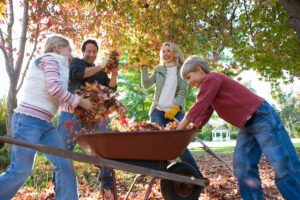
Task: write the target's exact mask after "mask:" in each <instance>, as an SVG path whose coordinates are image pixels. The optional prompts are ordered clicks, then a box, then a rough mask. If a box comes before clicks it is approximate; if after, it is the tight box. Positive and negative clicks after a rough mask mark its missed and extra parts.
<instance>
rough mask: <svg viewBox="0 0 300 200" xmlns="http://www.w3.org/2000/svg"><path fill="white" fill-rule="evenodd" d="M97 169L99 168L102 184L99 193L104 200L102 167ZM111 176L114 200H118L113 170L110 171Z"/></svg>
mask: <svg viewBox="0 0 300 200" xmlns="http://www.w3.org/2000/svg"><path fill="white" fill-rule="evenodd" d="M99 168H100V172H101V183H102V187H101V193H102V199H103V200H104V187H103V170H102V167H99ZM111 174H112V182H113V194H114V200H118V196H117V190H116V173H115V170H111Z"/></svg>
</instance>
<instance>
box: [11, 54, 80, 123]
mask: <svg viewBox="0 0 300 200" xmlns="http://www.w3.org/2000/svg"><path fill="white" fill-rule="evenodd" d="M38 68H39V69H41V70H43V71H44V73H45V81H46V90H47V92H48V94H50V95H52V96H54V97H55V98H57V99H59V100H60V102H61V109H63V110H65V111H68V112H71V111H72V110H73V109H74V108H75V107H76V106H77V105H78V104H79V100H80V98H79V97H77V96H75V95H73V94H72V93H70V92H68V91H67V90H66V89H64V88H63V86H62V83H61V82H60V80H59V76H60V75H59V63H58V61H57V60H56V58H55V57H53V56H44V57H42V58H41V60H40V62H39V63H38ZM15 111H16V112H18V113H22V114H26V115H30V116H33V117H37V118H40V119H42V120H46V121H51V120H52V118H53V117H54V116H53V114H52V113H50V112H48V111H47V110H44V109H42V108H40V107H36V106H34V105H31V104H30V102H24V101H22V102H21V103H20V105H19V106H18V108H16V109H15Z"/></svg>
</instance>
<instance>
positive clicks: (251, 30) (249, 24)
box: [243, 0, 256, 49]
mask: <svg viewBox="0 0 300 200" xmlns="http://www.w3.org/2000/svg"><path fill="white" fill-rule="evenodd" d="M243 5H244V8H245V14H246V18H247V24H248V26H249V29H250V34H251V40H252V43H253V44H254V46H255V49H256V44H255V42H253V38H254V35H253V29H252V26H251V23H250V19H249V15H248V11H247V6H246V0H244V1H243Z"/></svg>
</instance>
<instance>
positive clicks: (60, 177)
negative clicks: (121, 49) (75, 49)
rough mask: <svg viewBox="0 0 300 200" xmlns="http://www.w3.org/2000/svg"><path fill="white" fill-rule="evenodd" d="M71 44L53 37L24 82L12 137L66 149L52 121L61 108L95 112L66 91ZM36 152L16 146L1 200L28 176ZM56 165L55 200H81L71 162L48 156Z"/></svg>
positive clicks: (2, 180)
mask: <svg viewBox="0 0 300 200" xmlns="http://www.w3.org/2000/svg"><path fill="white" fill-rule="evenodd" d="M71 51H72V50H71V47H70V43H69V41H68V40H67V39H65V38H63V37H60V36H52V37H50V38H49V39H48V40H47V42H46V46H45V51H44V54H43V55H42V56H41V57H39V58H37V59H36V60H35V61H34V62H33V64H32V66H31V67H30V69H29V71H28V73H27V74H26V79H25V82H24V89H23V96H22V98H21V101H20V103H19V106H18V107H17V108H16V109H15V110H14V114H13V117H12V134H13V138H14V139H17V140H20V141H25V142H29V143H33V144H45V145H50V146H54V147H58V148H65V147H64V143H63V141H62V140H61V138H60V136H59V134H58V133H57V130H56V127H55V126H54V124H53V122H52V119H53V117H54V116H55V114H56V112H57V109H58V107H59V105H63V108H64V109H65V110H72V109H74V108H75V107H76V106H80V107H82V108H84V109H86V110H90V111H91V110H93V107H94V105H93V104H92V103H91V102H90V101H89V100H87V99H80V98H79V97H76V96H74V95H73V94H71V93H70V92H68V91H67V85H68V79H69V77H68V76H69V68H68V61H69V60H71V58H72V53H71ZM35 154H36V151H35V150H33V149H29V148H24V147H21V146H16V145H14V146H13V149H12V156H11V159H12V161H11V164H10V167H9V169H7V170H6V172H5V173H3V174H1V175H0V199H1V200H8V199H11V198H13V197H14V195H15V194H16V193H17V192H18V190H19V188H20V187H21V186H22V185H23V183H24V182H25V181H26V180H27V178H28V177H29V175H30V173H31V171H32V166H33V163H34V158H35ZM45 156H46V157H47V158H48V159H49V160H50V161H51V162H52V163H53V170H54V171H55V173H56V174H57V176H56V180H55V185H56V187H55V199H59V200H65V199H72V200H76V199H78V193H77V182H76V176H75V172H74V167H73V163H72V161H70V160H68V159H65V158H60V157H56V156H51V155H47V154H45Z"/></svg>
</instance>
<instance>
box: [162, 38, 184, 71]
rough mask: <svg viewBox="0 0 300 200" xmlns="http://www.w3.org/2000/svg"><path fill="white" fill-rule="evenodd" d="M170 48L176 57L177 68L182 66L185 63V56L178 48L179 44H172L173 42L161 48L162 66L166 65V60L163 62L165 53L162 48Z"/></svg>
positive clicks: (165, 43) (166, 43)
mask: <svg viewBox="0 0 300 200" xmlns="http://www.w3.org/2000/svg"><path fill="white" fill-rule="evenodd" d="M166 45H167V46H169V47H170V49H171V52H172V53H173V55H174V57H175V63H176V65H177V66H181V65H182V64H183V62H184V55H183V53H182V51H181V49H180V48H179V47H178V46H177V44H175V43H172V42H164V43H163V45H162V47H161V48H160V52H159V55H160V64H161V65H163V64H164V60H163V51H162V48H163V47H164V46H166Z"/></svg>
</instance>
